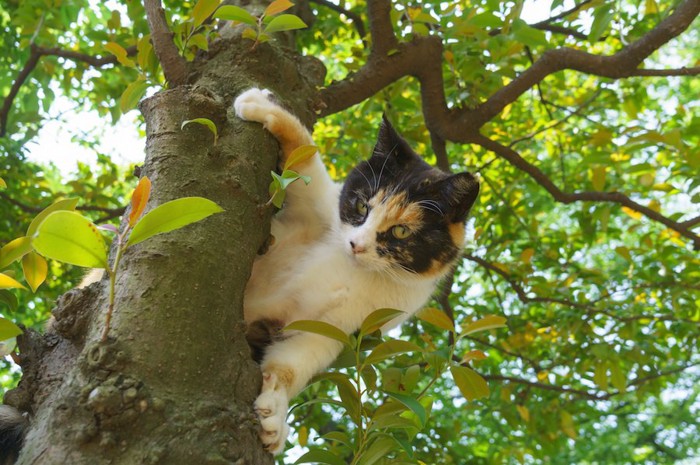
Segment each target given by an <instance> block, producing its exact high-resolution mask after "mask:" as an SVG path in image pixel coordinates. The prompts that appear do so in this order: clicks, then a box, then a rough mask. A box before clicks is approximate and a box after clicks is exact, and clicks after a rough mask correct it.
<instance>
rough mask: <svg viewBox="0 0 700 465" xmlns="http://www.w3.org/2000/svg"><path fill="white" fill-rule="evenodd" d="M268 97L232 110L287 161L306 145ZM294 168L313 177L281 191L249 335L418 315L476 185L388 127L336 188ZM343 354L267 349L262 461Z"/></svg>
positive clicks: (317, 173) (447, 264)
mask: <svg viewBox="0 0 700 465" xmlns="http://www.w3.org/2000/svg"><path fill="white" fill-rule="evenodd" d="M270 96H271V95H270V93H269V92H268V91H263V90H259V89H249V90H247V91H246V92H244V93H243V94H241V95H240V96H239V97H238V98H237V99H236V101H235V102H234V108H235V111H236V114H237V115H238V116H239V117H241V118H243V119H245V120H249V121H256V122H260V123H263V125H264V127H265V128H266V129H267V130H268V131H270V132H271V133H272V134H273V135H274V136H275V137H276V138H277V139H278V141H279V142H280V145H281V147H282V152H283V158H282V162H284V160H285V159H286V157H288V156H289V155H290V154H291V152H292V151H293V150H294V149H295V148H297V147H299V146H301V145H312V144H313V142H312V139H311V135H310V134H309V133H308V131H307V130H306V129H305V128H304V127H303V125H302V124H301V123H300V122H299V121H298V120H297V119H296V118H295V117H294V116H293V115H291V114H290V113H289V112H287V111H286V110H285V109H283V108H282V107H281V106H279V105H278V104H276V103H274V102H273V101H272V100H270ZM293 169H295V170H297V171H299V172H300V174H303V175H307V176H310V177H311V183H310V184H309V185H305V184H304V183H303V182H301V181H298V182H296V183H294V184H292V185H291V186H289V187H288V193H287V201H286V203H285V205H284V207H283V209H282V210H281V211H280V212H279V213H278V214H277V215H276V216H275V217H274V219H273V222H272V231H271V234H272V236H273V237H274V241H273V244H272V246H271V247H270V248H269V250H268V251H267V252H266V254H265V255H263V256H261V257H260V258H259V259H258V260H257V261H256V263H255V264H254V267H253V272H252V276H251V278H250V281H249V283H248V286H247V288H246V294H245V300H244V315H245V320H246V321H247V322H248V323H249V326H250V327H256V326H259V323H260V322H263V321H264V322H266V323H265V324H266V325H267V326H268V327H272V328H281V327H283V326H286V325H287V324H289V323H291V322H293V321H297V320H318V321H324V322H327V323H330V324H332V325H334V326H337V327H339V328H340V329H342V330H343V331H345V332H346V333H353V332H354V331H356V330H357V329H359V327H360V324H361V322H362V321H363V320H364V319H365V317H367V316H368V315H369V314H370V313H372V312H373V311H375V310H377V309H379V308H395V309H399V310H402V311H404V312H405V316H404V319H405V318H408V317H409V316H411V315H412V314H413V313H415V312H416V311H417V310H418V309H419V308H420V307H421V306H422V305H424V304H425V302H426V301H427V300H428V299H429V298H430V295H431V294H432V292H433V291H434V290H435V287H436V285H437V282H438V281H439V280H440V279H441V278H443V277H444V276H445V275H446V274H447V273H449V272H450V270H451V269H452V265H453V264H454V262H455V260H456V259H457V258H458V255H459V251H460V250H461V248H462V246H463V241H464V221H465V219H466V216H467V213H468V212H469V209H470V208H471V206H472V204H473V203H474V201H475V199H476V196H477V194H478V190H479V186H478V182H477V180H476V179H475V178H474V177H473V176H472V175H470V174H468V173H460V174H457V175H448V174H446V173H442V172H440V171H439V170H436V169H434V168H431V167H430V166H429V165H427V164H426V163H425V162H424V161H423V160H421V159H420V157H418V155H416V154H415V153H414V152H413V151H412V150H411V149H410V148H409V147H408V145H407V144H406V142H405V141H404V140H403V139H401V138H400V136H399V135H398V134H397V133H396V132H395V131H394V130H393V128H392V127H391V125H390V124H389V123H388V121H386V120H385V121H384V122H383V124H382V127H381V128H380V132H379V139H378V142H377V146H376V147H375V149H374V152H373V154H372V157H371V158H370V159H368V160H366V161H364V162H362V163H360V164H359V165H358V166H357V167H356V168H355V169H354V170H353V171H352V172H351V173H350V174H349V175H348V178H347V180H346V182H345V184H344V185H343V186H341V185H338V184H335V183H334V182H333V181H332V180H331V179H330V177H329V175H328V173H327V171H326V169H325V167H324V166H323V163H322V162H321V159H320V157H319V155H318V154H316V155H314V156H313V157H312V158H311V159H310V160H308V161H306V162H304V163H301V164H299V165H298V166H294V167H293ZM400 320H401V319H399V320H395V321H393V322H392V324H398V323H399V322H400ZM341 348H342V345H341V343H340V342H338V341H336V340H334V339H331V338H328V337H325V336H322V335H318V334H313V333H308V332H289V333H288V334H285V335H283V336H282V337H280V338H277V339H274V338H273V340H272V343H271V345H269V346H268V347H267V348H266V349H265V350H264V352H263V354H262V362H261V368H262V371H263V387H262V392H261V394H260V396H259V397H258V399H257V400H256V403H255V408H256V411H257V412H258V415H259V417H260V421H261V425H262V433H261V439H262V441H263V443H264V444H265V445H266V446H267V447H268V449H269V450H270V451H272V452H274V453H277V452H280V451H281V450H282V449H283V447H284V442H285V439H286V436H287V431H288V426H287V424H286V415H287V409H288V403H289V399H291V398H292V397H293V396H294V395H296V394H297V393H298V392H299V391H300V390H301V389H303V387H304V386H305V385H306V383H307V382H308V381H309V379H310V378H311V377H312V376H313V375H314V374H316V373H318V372H319V371H322V370H323V369H325V368H326V367H328V365H330V364H331V363H332V362H333V360H334V359H335V358H336V356H337V355H338V354H339V352H340V350H341Z"/></svg>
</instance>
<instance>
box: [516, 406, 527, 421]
mask: <svg viewBox="0 0 700 465" xmlns="http://www.w3.org/2000/svg"><path fill="white" fill-rule="evenodd" d="M515 408H516V410H517V411H518V414H519V415H520V418H522V419H523V421H524V422H525V423H527V422H529V421H530V410H528V408H527V407H525V406H524V405H516V406H515Z"/></svg>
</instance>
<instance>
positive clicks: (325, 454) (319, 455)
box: [294, 449, 347, 465]
mask: <svg viewBox="0 0 700 465" xmlns="http://www.w3.org/2000/svg"><path fill="white" fill-rule="evenodd" d="M294 463H295V464H297V463H326V464H329V465H347V464H346V462H345V460H343V459H342V458H341V457H338V456H337V455H335V454H334V453H332V452H330V451H327V450H323V449H311V450H310V451H308V452H307V453H305V454H304V455H302V456H301V457H299V458H298V459H297V461H296V462H294Z"/></svg>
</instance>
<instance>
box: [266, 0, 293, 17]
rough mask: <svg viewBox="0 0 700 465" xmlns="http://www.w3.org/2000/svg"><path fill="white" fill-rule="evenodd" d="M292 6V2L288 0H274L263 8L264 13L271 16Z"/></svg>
mask: <svg viewBox="0 0 700 465" xmlns="http://www.w3.org/2000/svg"><path fill="white" fill-rule="evenodd" d="M293 6H294V4H293V3H292V2H290V1H289V0H275V1H274V2H272V3H270V4H269V5H268V6H267V8H265V12H264V15H265V16H273V15H276V14H278V13H282V12H283V11H286V10H288V9H290V8H291V7H293Z"/></svg>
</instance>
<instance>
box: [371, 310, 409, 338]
mask: <svg viewBox="0 0 700 465" xmlns="http://www.w3.org/2000/svg"><path fill="white" fill-rule="evenodd" d="M405 314H406V312H403V311H401V310H396V309H395V308H380V309H378V310H375V311H373V312H372V313H370V314H369V315H367V318H365V319H364V321H363V322H362V325H361V326H360V332H361V333H362V334H370V333H373V332H375V331H376V330H378V329H380V328H381V327H382V326H384V325H386V324H387V323H389V322H390V321H391V320H393V319H395V318H397V317H399V316H400V315H405Z"/></svg>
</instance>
